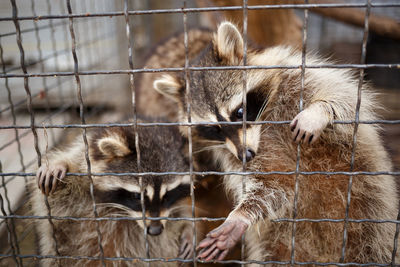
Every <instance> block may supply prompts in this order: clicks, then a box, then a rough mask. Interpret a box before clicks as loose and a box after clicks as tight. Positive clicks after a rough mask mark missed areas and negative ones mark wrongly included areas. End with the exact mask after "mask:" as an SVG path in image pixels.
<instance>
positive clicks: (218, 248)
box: [197, 218, 248, 261]
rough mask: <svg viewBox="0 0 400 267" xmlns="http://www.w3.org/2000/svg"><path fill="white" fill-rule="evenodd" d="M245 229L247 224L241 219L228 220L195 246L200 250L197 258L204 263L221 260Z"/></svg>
mask: <svg viewBox="0 0 400 267" xmlns="http://www.w3.org/2000/svg"><path fill="white" fill-rule="evenodd" d="M247 227H248V223H247V222H245V221H243V220H241V219H233V218H231V219H229V218H228V219H227V220H226V221H225V222H224V223H223V224H221V225H220V226H219V227H218V228H216V229H214V230H212V231H211V232H210V233H208V234H207V237H206V238H205V239H203V240H202V241H201V242H200V244H199V245H198V246H197V249H201V250H200V251H199V256H198V258H199V259H201V260H205V261H210V260H215V259H216V260H223V259H224V258H225V257H226V255H227V254H228V252H229V250H230V249H231V248H233V247H234V246H235V245H236V243H237V242H238V241H239V240H240V238H241V237H242V235H243V234H244V232H245V231H246V229H247Z"/></svg>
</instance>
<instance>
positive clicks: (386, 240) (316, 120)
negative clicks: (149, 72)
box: [154, 22, 399, 264]
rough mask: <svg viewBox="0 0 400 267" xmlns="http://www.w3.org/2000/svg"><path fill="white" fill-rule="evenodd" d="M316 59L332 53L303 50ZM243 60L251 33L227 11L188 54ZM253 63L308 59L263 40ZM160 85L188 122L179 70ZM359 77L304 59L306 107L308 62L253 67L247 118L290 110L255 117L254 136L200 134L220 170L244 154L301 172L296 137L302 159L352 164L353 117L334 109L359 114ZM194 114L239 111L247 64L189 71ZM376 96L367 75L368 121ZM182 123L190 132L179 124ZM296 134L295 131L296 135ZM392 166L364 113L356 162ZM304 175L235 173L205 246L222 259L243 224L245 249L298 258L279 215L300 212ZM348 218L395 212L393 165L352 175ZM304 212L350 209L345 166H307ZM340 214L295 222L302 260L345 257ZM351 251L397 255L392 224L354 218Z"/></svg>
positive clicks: (357, 258)
mask: <svg viewBox="0 0 400 267" xmlns="http://www.w3.org/2000/svg"><path fill="white" fill-rule="evenodd" d="M306 63H307V64H311V65H316V64H326V63H327V61H326V60H323V59H320V58H318V57H316V56H313V55H307V56H306ZM242 64H243V39H242V36H241V34H240V32H239V31H238V29H237V28H236V27H235V26H234V25H233V24H231V23H229V22H224V23H222V24H221V25H220V26H219V27H218V31H217V33H215V34H214V35H213V38H212V42H211V43H210V44H209V45H208V46H207V47H206V48H205V49H204V50H202V51H201V52H200V53H199V55H198V57H197V58H196V59H195V60H193V61H192V62H191V65H192V66H236V65H242ZM247 64H248V65H262V66H264V65H270V66H275V65H285V66H293V65H301V53H299V52H297V51H296V50H294V49H291V48H288V47H281V46H278V47H273V48H267V49H263V50H255V49H251V48H249V50H248V54H247ZM154 87H155V88H156V90H158V91H159V92H161V93H162V94H164V95H167V96H169V97H170V98H171V99H173V100H175V101H176V103H177V106H178V109H179V110H178V114H179V117H180V121H186V120H187V116H186V113H185V112H186V104H187V103H186V102H185V101H186V98H185V82H184V79H183V76H180V75H174V76H173V75H165V76H164V77H163V78H161V79H158V80H156V81H155V82H154ZM357 88H358V82H357V79H355V78H354V77H353V75H352V73H351V72H350V71H348V70H344V69H323V68H321V69H306V71H305V80H304V92H303V99H304V110H303V111H301V112H300V113H299V111H300V107H299V99H300V92H301V70H300V69H298V68H296V69H269V70H266V69H264V70H262V69H253V70H248V71H247V85H246V98H247V109H246V113H247V116H246V117H247V120H248V121H263V120H267V121H287V120H289V121H290V120H292V123H291V124H290V127H286V126H285V125H282V124H266V125H265V124H264V125H262V126H261V125H256V124H248V125H247V128H246V143H245V144H244V143H243V129H242V125H241V124H240V125H220V126H218V125H215V126H196V127H193V131H192V133H193V136H194V139H195V140H196V141H197V145H202V146H204V147H205V148H204V149H207V146H209V151H210V153H211V155H212V157H213V159H214V160H215V161H216V162H218V163H219V164H220V166H221V168H222V170H223V171H241V170H242V158H243V156H245V158H246V161H247V169H248V170H249V171H256V172H270V171H281V172H293V171H295V169H296V159H297V157H296V156H297V144H296V143H300V147H301V157H300V166H299V170H300V171H303V172H309V171H329V172H330V171H339V172H344V171H350V162H351V151H352V140H353V137H352V136H353V129H354V126H353V125H352V124H333V123H332V122H333V121H334V120H341V121H342V120H346V121H348V120H354V119H355V116H356V115H355V110H356V103H357ZM190 91H191V95H192V103H191V108H192V113H191V114H192V116H191V118H192V121H193V122H210V121H211V122H221V121H223V122H224V121H230V122H234V121H238V122H240V121H242V120H243V113H244V110H243V107H242V106H243V103H242V99H243V72H242V71H240V70H218V71H192V72H191V73H190ZM377 106H379V105H378V104H377V103H376V101H375V96H374V94H373V93H372V91H371V90H370V88H369V86H368V85H366V84H364V85H363V90H362V95H361V108H360V113H359V116H360V117H359V118H360V120H374V119H376V115H375V109H376V107H377ZM181 132H182V133H183V134H184V135H186V134H187V131H186V129H185V128H183V127H182V129H181ZM291 140H294V141H296V142H292V141H291ZM391 170H392V166H391V162H390V159H389V157H388V154H387V152H386V151H385V149H384V147H383V145H382V140H381V138H380V136H379V133H378V128H377V126H375V125H372V124H360V125H359V128H358V132H357V136H356V149H355V158H354V166H353V168H352V171H368V172H377V171H383V172H387V171H391ZM295 178H296V175H295V174H293V175H283V174H271V175H262V174H256V175H249V176H246V177H245V178H244V179H245V183H246V188H245V192H243V191H242V182H241V179H242V176H240V175H228V176H225V178H224V181H225V182H224V184H225V186H226V189H227V191H228V192H230V193H231V194H232V196H233V198H234V201H235V208H234V210H233V211H232V212H231V213H230V214H229V216H228V218H227V219H226V221H225V222H224V223H223V224H222V225H221V226H220V227H218V228H217V229H215V230H214V231H212V232H210V233H209V234H208V235H207V238H206V239H205V240H203V241H202V242H201V243H200V244H199V248H200V249H202V250H201V251H200V253H199V257H200V258H201V259H205V260H211V259H219V260H221V259H223V258H224V257H225V255H226V254H227V252H228V251H229V250H230V249H231V248H232V247H233V246H234V245H235V244H236V243H237V241H238V240H239V239H240V237H241V235H242V233H244V232H245V231H246V230H247V232H246V237H245V239H246V249H247V255H246V256H247V259H249V260H261V261H264V260H266V261H268V260H274V261H275V260H279V261H290V260H291V249H292V247H291V238H292V223H291V222H287V221H281V222H272V219H276V218H282V217H283V218H293V209H294V207H293V204H294V196H295ZM352 179H353V183H352V188H351V201H350V207H349V218H350V219H372V220H375V219H376V220H393V219H395V218H396V214H397V211H398V202H399V201H398V200H399V198H398V194H397V191H396V185H395V180H394V178H393V177H392V176H390V175H364V174H363V175H355V176H353V177H352ZM298 181H299V186H298V202H297V203H298V204H297V218H300V219H343V218H344V217H345V208H346V204H347V191H348V186H349V176H346V175H323V174H313V175H303V174H301V175H299V176H298ZM343 225H344V223H343V221H339V222H337V223H335V222H312V221H309V220H305V221H299V222H297V223H296V231H295V251H294V260H295V261H297V262H314V261H317V262H338V261H339V260H340V258H341V247H342V240H343V229H344V227H343ZM347 230H348V232H347V233H348V234H347V242H346V253H345V257H344V262H357V263H368V262H375V263H386V264H387V263H389V262H390V261H391V253H392V250H393V243H394V233H395V225H394V224H393V223H374V222H353V221H350V222H349V223H348V228H347Z"/></svg>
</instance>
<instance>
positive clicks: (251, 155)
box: [238, 148, 256, 162]
mask: <svg viewBox="0 0 400 267" xmlns="http://www.w3.org/2000/svg"><path fill="white" fill-rule="evenodd" d="M255 156H256V152H254V150H253V149H251V148H248V149H246V162H249V161H251V160H252V159H253V158H254V157H255ZM238 158H239V160H241V161H243V154H242V153H239V155H238Z"/></svg>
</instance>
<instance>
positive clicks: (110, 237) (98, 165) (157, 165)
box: [31, 127, 192, 266]
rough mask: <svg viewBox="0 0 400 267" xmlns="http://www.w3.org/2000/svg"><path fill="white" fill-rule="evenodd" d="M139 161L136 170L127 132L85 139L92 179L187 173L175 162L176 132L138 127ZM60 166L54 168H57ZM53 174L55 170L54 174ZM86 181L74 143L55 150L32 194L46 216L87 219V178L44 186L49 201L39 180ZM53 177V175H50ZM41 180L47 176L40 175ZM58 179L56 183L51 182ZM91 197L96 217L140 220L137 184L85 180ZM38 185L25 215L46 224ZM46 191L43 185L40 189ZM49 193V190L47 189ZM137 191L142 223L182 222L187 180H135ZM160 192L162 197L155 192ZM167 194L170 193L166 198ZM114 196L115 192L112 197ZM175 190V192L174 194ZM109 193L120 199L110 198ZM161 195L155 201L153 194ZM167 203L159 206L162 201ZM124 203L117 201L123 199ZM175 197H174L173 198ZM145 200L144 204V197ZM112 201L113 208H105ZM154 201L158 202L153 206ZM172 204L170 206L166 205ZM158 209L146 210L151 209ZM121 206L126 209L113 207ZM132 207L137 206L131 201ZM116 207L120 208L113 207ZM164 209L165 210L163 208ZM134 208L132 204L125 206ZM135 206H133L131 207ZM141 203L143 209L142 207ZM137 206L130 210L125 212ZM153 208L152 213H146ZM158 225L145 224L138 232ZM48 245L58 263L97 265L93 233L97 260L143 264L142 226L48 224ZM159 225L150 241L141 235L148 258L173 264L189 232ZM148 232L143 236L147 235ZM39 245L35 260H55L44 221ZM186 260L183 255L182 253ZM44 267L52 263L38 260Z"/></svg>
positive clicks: (184, 164) (183, 225) (182, 161)
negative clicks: (29, 213) (142, 190)
mask: <svg viewBox="0 0 400 267" xmlns="http://www.w3.org/2000/svg"><path fill="white" fill-rule="evenodd" d="M138 135H139V144H140V145H139V147H140V156H141V158H140V159H141V165H140V168H138V166H137V161H136V159H137V156H136V155H137V154H136V147H135V131H134V128H133V127H114V128H107V129H97V130H93V131H89V133H88V143H89V157H90V162H91V172H92V173H102V172H107V173H109V172H117V173H118V172H119V173H121V172H167V171H172V172H183V171H187V170H188V169H189V164H188V161H187V159H186V158H185V157H184V156H183V151H182V150H183V149H184V146H185V140H184V139H183V138H182V137H181V135H180V134H179V131H178V129H177V128H176V127H158V128H155V127H143V128H142V127H140V128H139V130H138ZM57 166H61V167H57ZM57 168H58V169H57ZM62 168H65V170H64V171H67V172H72V173H86V172H87V165H86V160H85V146H84V143H83V141H82V137H81V136H80V137H79V138H77V140H76V142H75V143H73V144H70V146H69V147H67V148H65V149H61V150H55V151H53V152H52V153H50V155H49V156H48V162H47V161H46V160H43V164H42V167H41V168H40V169H39V171H38V179H39V183H40V184H39V188H41V189H43V190H44V193H46V194H47V195H48V201H49V204H50V207H51V214H52V215H53V216H61V217H62V216H72V217H85V218H88V217H89V218H93V217H94V212H93V201H92V198H91V194H90V180H89V178H88V177H87V176H65V177H61V180H58V181H57V187H56V188H54V183H55V182H56V181H55V180H52V181H50V189H53V190H52V191H51V193H50V194H49V192H48V191H45V190H46V189H47V187H46V185H45V183H44V180H43V181H42V180H41V177H42V176H43V175H44V176H45V177H46V175H50V176H49V177H51V176H54V177H59V175H57V172H58V171H59V170H60V169H62ZM52 169H54V173H51V170H52ZM46 172H47V174H46ZM59 178H60V177H59ZM92 179H93V185H94V196H95V200H96V204H97V213H98V216H99V217H115V218H118V217H121V216H124V217H142V211H141V207H140V202H138V199H137V198H138V196H140V193H139V194H137V193H136V192H138V191H139V192H140V185H139V178H138V177H137V176H128V175H127V176H115V175H114V176H113V175H108V176H92ZM37 183H38V181H35V182H32V184H31V189H32V199H31V202H32V207H33V213H34V214H35V215H40V216H47V215H48V211H47V208H46V206H45V202H44V196H43V194H42V192H41V191H40V189H38V184H37ZM47 186H49V184H47ZM52 186H53V188H52ZM143 187H144V188H145V190H146V191H145V193H144V196H145V201H148V200H146V199H148V198H149V199H150V200H149V201H151V204H149V205H147V204H146V216H149V217H164V216H165V217H167V216H170V217H190V216H191V215H190V214H191V213H190V206H188V205H184V203H183V202H184V201H185V197H186V198H187V196H188V195H189V188H190V186H189V177H188V176H182V175H180V176H179V175H177V176H174V175H163V176H143ZM163 188H164V189H163ZM173 189H175V191H173ZM115 190H119V191H115ZM178 190H180V192H177V191H178ZM113 192H124V193H121V194H122V195H120V193H118V194H115V193H113ZM130 192H134V194H135V200H134V201H135V202H129V201H130V199H129V196H130ZM160 192H163V193H160ZM169 192H176V193H175V195H173V196H171V195H169V196H168V197H169V200H166V194H168V193H169ZM124 194H125V195H126V196H127V197H124V196H125V195H124ZM177 194H180V195H179V196H177ZM151 195H152V196H151ZM111 196H112V197H114V198H115V199H117V200H118V201H116V202H115V201H114V200H110V199H114V198H112V197H111ZM159 199H160V200H159ZM171 199H173V200H171ZM161 200H162V201H164V202H161V203H163V204H157V203H160V202H157V203H156V204H153V203H154V202H155V201H161ZM125 201H128V202H127V203H128V204H129V205H128V204H127V205H124V204H121V203H124V202H125ZM139 201H140V198H139ZM120 202H121V203H120ZM166 202H171V203H170V204H165V203H166ZM131 203H136V204H131ZM138 203H139V204H138ZM145 203H147V202H145ZM133 205H136V206H137V205H139V207H138V208H136V209H135V208H130V207H133ZM154 205H156V206H154ZM159 222H160V221H149V220H146V223H145V225H146V227H149V226H151V225H155V224H156V223H159ZM53 223H54V227H55V233H54V235H55V237H56V239H57V245H58V251H59V252H60V255H61V256H89V257H99V256H100V250H99V243H98V234H97V230H96V229H97V227H99V229H100V232H101V236H102V240H101V244H102V247H103V249H104V257H143V258H146V249H145V239H144V230H143V227H144V222H143V221H142V220H139V221H134V220H120V221H115V220H114V221H113V220H102V221H99V223H98V225H97V222H96V221H90V220H89V221H74V220H54V219H53ZM161 224H162V225H163V227H164V231H162V232H161V234H158V235H150V234H149V235H148V237H147V240H148V244H149V252H150V255H149V256H150V257H152V258H176V257H178V255H182V251H180V250H182V249H184V248H183V247H181V246H182V242H187V243H188V244H187V245H188V246H189V247H186V248H190V247H192V246H191V243H190V242H192V227H191V223H190V222H188V221H165V220H162V221H161ZM148 229H149V228H148ZM37 230H38V236H39V237H40V240H39V243H40V252H41V254H42V255H56V251H55V244H54V239H53V231H52V227H51V225H50V224H49V222H48V220H38V221H37ZM186 252H188V250H186ZM41 263H42V264H43V265H45V266H52V265H53V264H56V260H53V259H44V260H42V261H41ZM105 263H106V265H107V266H148V265H147V263H144V262H142V261H138V260H133V261H124V260H120V261H108V260H106V261H105ZM83 265H85V266H99V265H101V263H100V261H98V260H86V259H82V260H78V259H61V266H83ZM178 265H179V263H178V262H170V263H166V262H160V261H156V262H153V263H151V264H150V266H178Z"/></svg>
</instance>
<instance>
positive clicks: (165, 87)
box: [153, 75, 181, 101]
mask: <svg viewBox="0 0 400 267" xmlns="http://www.w3.org/2000/svg"><path fill="white" fill-rule="evenodd" d="M153 87H154V89H156V90H157V91H158V92H159V93H161V94H163V95H165V96H167V97H169V98H170V99H172V100H174V101H177V98H178V96H179V88H181V85H180V84H179V83H178V81H177V80H176V79H175V78H174V77H173V76H171V75H163V76H162V77H161V78H160V79H158V80H155V81H154V83H153Z"/></svg>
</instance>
